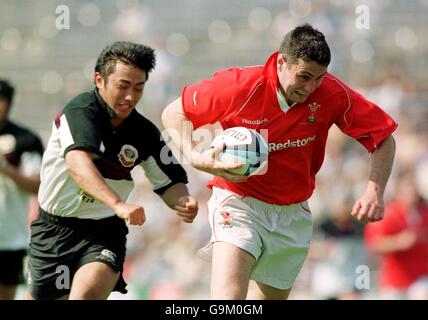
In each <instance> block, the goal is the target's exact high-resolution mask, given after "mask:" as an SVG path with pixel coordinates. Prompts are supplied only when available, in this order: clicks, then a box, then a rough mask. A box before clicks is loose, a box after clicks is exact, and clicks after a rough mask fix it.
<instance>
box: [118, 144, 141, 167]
mask: <svg viewBox="0 0 428 320" xmlns="http://www.w3.org/2000/svg"><path fill="white" fill-rule="evenodd" d="M117 157H118V158H119V161H120V163H121V164H122V165H123V166H124V167H132V166H133V165H134V164H135V161H137V159H138V151H137V149H136V148H135V147H133V146H131V145H130V144H124V145H123V146H122V149H120V152H119V154H118V155H117Z"/></svg>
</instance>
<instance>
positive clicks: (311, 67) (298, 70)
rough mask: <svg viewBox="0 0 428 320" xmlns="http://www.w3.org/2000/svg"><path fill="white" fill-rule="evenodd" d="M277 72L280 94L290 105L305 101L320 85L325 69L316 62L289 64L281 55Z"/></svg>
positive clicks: (299, 60) (300, 60) (301, 61)
mask: <svg viewBox="0 0 428 320" xmlns="http://www.w3.org/2000/svg"><path fill="white" fill-rule="evenodd" d="M277 71H278V78H279V83H280V86H281V92H282V94H283V95H284V97H285V98H286V100H287V102H288V103H289V104H292V103H294V102H296V103H303V102H305V101H306V99H307V98H308V96H309V95H310V94H311V93H312V92H314V91H315V89H316V88H318V87H319V86H320V85H321V82H322V80H323V77H324V74H325V73H326V72H327V67H326V66H321V65H319V64H317V63H316V62H305V61H303V60H302V59H297V61H295V62H294V63H290V62H288V61H287V60H286V57H285V56H284V55H283V54H279V55H278V59H277Z"/></svg>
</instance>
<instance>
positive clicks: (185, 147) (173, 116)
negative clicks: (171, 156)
mask: <svg viewBox="0 0 428 320" xmlns="http://www.w3.org/2000/svg"><path fill="white" fill-rule="evenodd" d="M162 122H163V125H164V126H165V128H166V130H167V131H168V133H169V135H170V136H171V138H172V141H173V142H174V144H175V145H176V146H177V147H178V148H179V150H180V152H181V153H182V154H183V155H184V156H185V157H186V159H187V160H188V161H189V162H190V163H191V165H192V167H194V168H195V169H198V170H201V171H205V172H208V173H210V174H213V175H216V176H220V177H222V178H225V179H227V180H231V181H234V182H242V181H245V180H246V179H247V178H248V177H246V176H243V175H236V174H232V173H229V172H227V171H226V170H231V169H237V168H239V167H240V166H241V165H240V164H234V165H230V164H225V163H222V162H220V161H218V160H217V159H218V157H217V155H218V153H219V152H221V151H222V147H221V146H219V147H217V148H213V149H211V150H207V151H205V152H203V153H199V152H197V151H196V149H195V147H196V143H195V142H193V140H192V133H193V125H192V123H191V122H190V121H189V120H188V119H187V118H186V115H185V114H184V112H183V107H182V104H181V98H178V99H176V100H175V101H173V102H171V103H170V104H169V105H168V106H167V107H166V108H165V110H164V111H163V113H162Z"/></svg>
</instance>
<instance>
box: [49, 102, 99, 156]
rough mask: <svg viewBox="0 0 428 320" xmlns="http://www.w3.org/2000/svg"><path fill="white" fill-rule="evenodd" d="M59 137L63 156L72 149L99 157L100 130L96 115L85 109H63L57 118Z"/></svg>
mask: <svg viewBox="0 0 428 320" xmlns="http://www.w3.org/2000/svg"><path fill="white" fill-rule="evenodd" d="M58 131H59V137H60V143H61V147H62V149H63V150H64V156H65V155H66V154H67V152H69V151H71V150H74V149H78V148H79V149H85V150H88V151H91V152H92V153H94V154H97V155H101V150H100V146H101V130H100V128H99V126H98V125H97V120H96V115H95V114H94V113H93V112H92V111H90V110H89V109H85V108H69V109H67V108H65V109H64V112H63V114H62V115H61V117H60V118H59V127H58Z"/></svg>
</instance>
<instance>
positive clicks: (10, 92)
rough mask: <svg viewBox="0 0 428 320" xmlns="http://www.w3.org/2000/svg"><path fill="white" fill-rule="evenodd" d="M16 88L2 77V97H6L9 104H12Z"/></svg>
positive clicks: (0, 88)
mask: <svg viewBox="0 0 428 320" xmlns="http://www.w3.org/2000/svg"><path fill="white" fill-rule="evenodd" d="M14 94H15V88H14V87H13V86H12V85H11V84H10V83H9V82H8V81H7V80H3V79H0V97H3V98H5V99H6V101H7V103H8V105H9V106H10V105H11V104H12V100H13V96H14Z"/></svg>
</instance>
